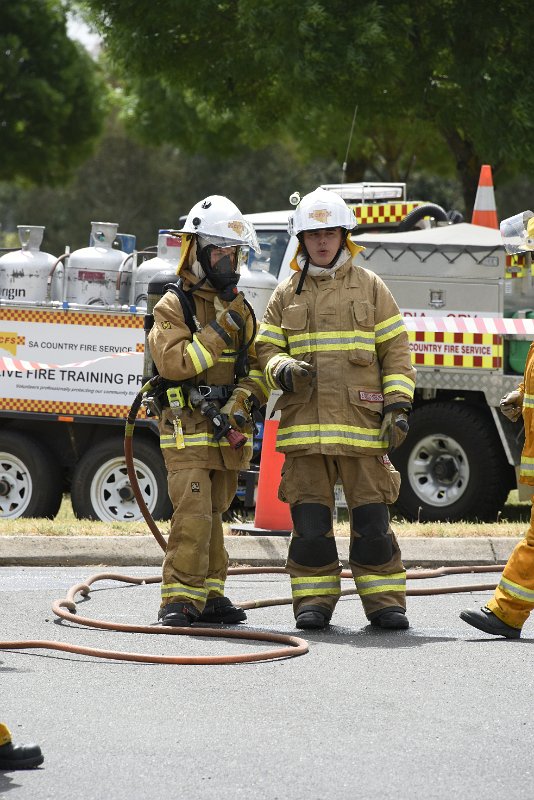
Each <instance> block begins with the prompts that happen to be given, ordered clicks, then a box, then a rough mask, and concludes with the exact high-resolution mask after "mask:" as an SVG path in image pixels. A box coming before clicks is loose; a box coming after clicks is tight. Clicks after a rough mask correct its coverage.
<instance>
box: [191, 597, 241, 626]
mask: <svg viewBox="0 0 534 800" xmlns="http://www.w3.org/2000/svg"><path fill="white" fill-rule="evenodd" d="M246 618H247V615H246V614H245V612H244V611H243V609H242V608H238V607H237V606H234V604H233V603H232V601H231V600H230V598H228V597H211V598H210V599H209V600H208V601H207V603H206V605H205V606H204V611H203V612H202V614H201V615H200V617H199V619H198V621H199V622H222V623H223V624H224V625H235V624H236V623H237V622H244V621H245V620H246Z"/></svg>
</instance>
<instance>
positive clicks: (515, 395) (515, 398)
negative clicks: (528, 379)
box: [499, 389, 523, 422]
mask: <svg viewBox="0 0 534 800" xmlns="http://www.w3.org/2000/svg"><path fill="white" fill-rule="evenodd" d="M499 407H500V409H501V411H502V413H503V414H504V416H505V417H508V419H510V420H512V422H517V421H518V419H520V418H521V412H522V411H523V395H522V394H521V392H520V391H519V390H518V389H515V390H514V391H513V392H509V393H508V394H505V395H504V397H503V398H502V400H501V402H500V404H499Z"/></svg>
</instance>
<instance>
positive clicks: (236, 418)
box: [221, 386, 252, 429]
mask: <svg viewBox="0 0 534 800" xmlns="http://www.w3.org/2000/svg"><path fill="white" fill-rule="evenodd" d="M251 396H252V393H251V392H249V391H248V389H242V388H241V387H240V386H238V387H237V388H236V389H234V391H233V392H232V394H231V395H230V397H229V398H228V400H227V401H226V403H225V405H224V406H223V407H222V408H221V414H226V416H227V417H228V420H229V422H230V425H231V426H232V427H233V428H241V429H243V428H244V427H245V425H246V424H247V422H250V419H251V413H252V402H251V400H250V398H251Z"/></svg>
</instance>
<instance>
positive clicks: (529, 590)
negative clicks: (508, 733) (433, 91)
mask: <svg viewBox="0 0 534 800" xmlns="http://www.w3.org/2000/svg"><path fill="white" fill-rule="evenodd" d="M500 230H501V235H502V239H503V243H504V246H505V248H506V251H507V253H509V254H510V255H513V254H515V253H522V252H527V251H531V252H532V251H534V213H533V212H532V211H524V212H522V213H521V214H516V215H515V216H514V217H509V218H508V219H505V220H503V221H502V222H501V224H500ZM500 408H501V411H502V413H503V414H504V416H505V417H507V418H508V419H509V420H511V421H512V422H519V421H520V420H523V422H524V426H525V444H524V446H523V452H522V453H521V465H520V468H519V481H520V483H525V484H527V485H529V486H533V487H534V344H531V345H530V349H529V351H528V354H527V360H526V363H525V372H524V375H523V380H522V381H521V383H520V384H519V386H518V387H517V389H514V390H513V391H512V392H509V393H508V394H507V395H505V396H504V397H503V398H502V400H501V403H500ZM532 500H533V501H534V495H533V496H532ZM533 609H534V506H533V507H532V509H531V513H530V526H529V528H528V530H527V532H526V535H525V538H524V539H523V540H522V541H521V542H519V544H517V545H516V547H515V548H514V550H513V552H512V555H511V556H510V558H509V559H508V562H507V564H506V566H505V568H504V571H503V573H502V577H501V580H500V581H499V584H498V586H497V588H496V589H495V593H494V595H493V597H492V599H491V600H490V601H489V603H487V604H486V605H485V606H483V607H482V608H480V609H465V610H464V611H462V612H461V614H460V618H461V619H463V621H464V622H467V624H468V625H471V626H472V627H473V628H478V630H480V631H483V632H484V633H490V634H492V635H493V636H504V637H505V638H506V639H519V638H520V636H521V629H522V627H523V625H524V624H525V622H526V621H527V619H528V617H529V616H530V614H531V612H532V610H533Z"/></svg>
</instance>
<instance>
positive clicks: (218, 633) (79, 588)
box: [0, 378, 504, 664]
mask: <svg viewBox="0 0 534 800" xmlns="http://www.w3.org/2000/svg"><path fill="white" fill-rule="evenodd" d="M155 381H156V378H152V379H150V380H149V381H148V382H147V383H146V384H145V385H144V386H143V387H142V388H141V390H140V391H139V393H138V394H137V395H136V397H135V399H134V402H133V404H132V407H131V409H130V412H129V414H128V418H127V421H126V428H125V438H124V453H125V459H126V465H127V470H128V477H129V479H130V483H131V485H132V490H133V492H134V495H135V498H136V500H137V503H138V505H139V509H140V511H141V513H142V515H143V517H144V519H145V521H146V523H147V525H148V527H149V529H150V531H151V533H152V534H153V536H154V538H155V539H156V541H157V542H158V544H159V545H160V547H161V548H162V550H163V551H165V549H166V547H167V543H166V540H165V537H164V536H163V534H162V533H161V531H160V530H159V528H158V526H157V525H156V523H155V521H154V519H153V517H152V515H151V514H150V511H149V510H148V508H147V506H146V503H145V501H144V498H143V495H142V492H141V489H140V487H139V483H138V481H137V476H136V472H135V465H134V457H133V443H132V440H133V432H134V427H135V419H136V417H137V414H138V412H139V409H140V407H141V403H142V399H143V396H144V395H145V394H146V393H147V392H148V391H150V390H151V389H152V388H153V387H154V384H155ZM503 569H504V565H502V564H500V565H490V566H465V567H461V566H458V567H440V568H438V569H413V570H407V573H406V577H407V579H408V580H421V579H428V578H438V577H442V576H446V575H460V574H467V573H469V574H470V573H484V572H502V571H503ZM268 573H284V574H285V573H286V570H285V568H284V567H233V568H230V569H229V570H228V574H229V575H250V574H268ZM341 578H352V573H351V572H350V570H343V571H342V572H341ZM102 580H107V581H110V580H114V581H119V582H124V583H130V584H134V585H136V584H137V585H145V584H152V583H160V582H161V576H159V575H158V576H152V577H146V578H143V577H137V576H129V575H122V574H118V573H106V572H104V573H98V574H96V575H92V576H91V577H90V578H88V579H87V580H86V581H85V582H83V583H79V584H76V585H75V586H72V587H71V588H70V589H69V591H68V592H67V595H66V596H65V597H64V598H63V599H61V600H55V601H54V602H53V604H52V610H53V612H54V614H55V615H56V616H57V617H59V618H60V619H63V620H67V621H69V622H74V623H76V624H78V625H85V626H88V627H92V628H97V629H99V630H109V631H118V632H125V633H143V634H163V635H166V636H173V635H174V636H184V635H185V636H201V637H208V638H224V639H245V640H248V641H257V642H269V643H274V644H277V645H279V646H278V647H277V648H276V649H270V650H259V651H254V652H250V653H239V654H237V655H215V656H162V655H153V654H145V653H131V652H122V651H118V650H102V649H99V648H93V647H81V646H78V645H73V644H69V643H67V642H56V641H48V640H40V639H30V640H26V641H24V640H22V641H0V650H27V649H43V650H60V651H62V652H67V653H76V654H79V655H87V656H93V657H96V658H108V659H114V660H119V661H135V662H142V663H149V664H242V663H246V662H253V661H270V660H274V659H281V658H292V657H294V656H300V655H304V654H305V653H307V652H308V649H309V648H308V642H307V641H306V640H305V639H302V638H300V637H298V636H290V635H288V634H281V633H275V632H272V631H269V632H265V631H251V630H247V629H246V628H245V629H239V630H233V629H227V628H221V627H218V628H210V627H204V626H200V625H198V626H193V627H188V628H179V627H176V628H174V627H169V626H153V625H130V624H119V623H114V622H108V621H106V620H99V619H92V618H90V617H83V616H80V615H79V614H77V613H76V596H77V595H78V594H81V595H82V596H83V597H88V595H89V593H90V591H91V586H92V585H93V584H95V583H97V582H98V581H102ZM494 588H495V583H479V584H465V585H458V586H442V587H438V588H434V589H432V588H427V587H423V588H408V589H407V590H406V594H407V595H408V596H421V595H438V594H456V593H459V592H476V591H486V590H493V589H494ZM357 593H358V592H357V589H356V588H352V589H343V590H342V591H341V596H347V595H353V594H357ZM290 603H292V598H291V597H278V598H269V599H265V600H251V601H248V602H244V603H237V604H236V605H238V606H239V607H240V608H243V609H245V610H248V609H258V608H265V607H268V606H277V605H286V604H290ZM282 645H283V646H282Z"/></svg>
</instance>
